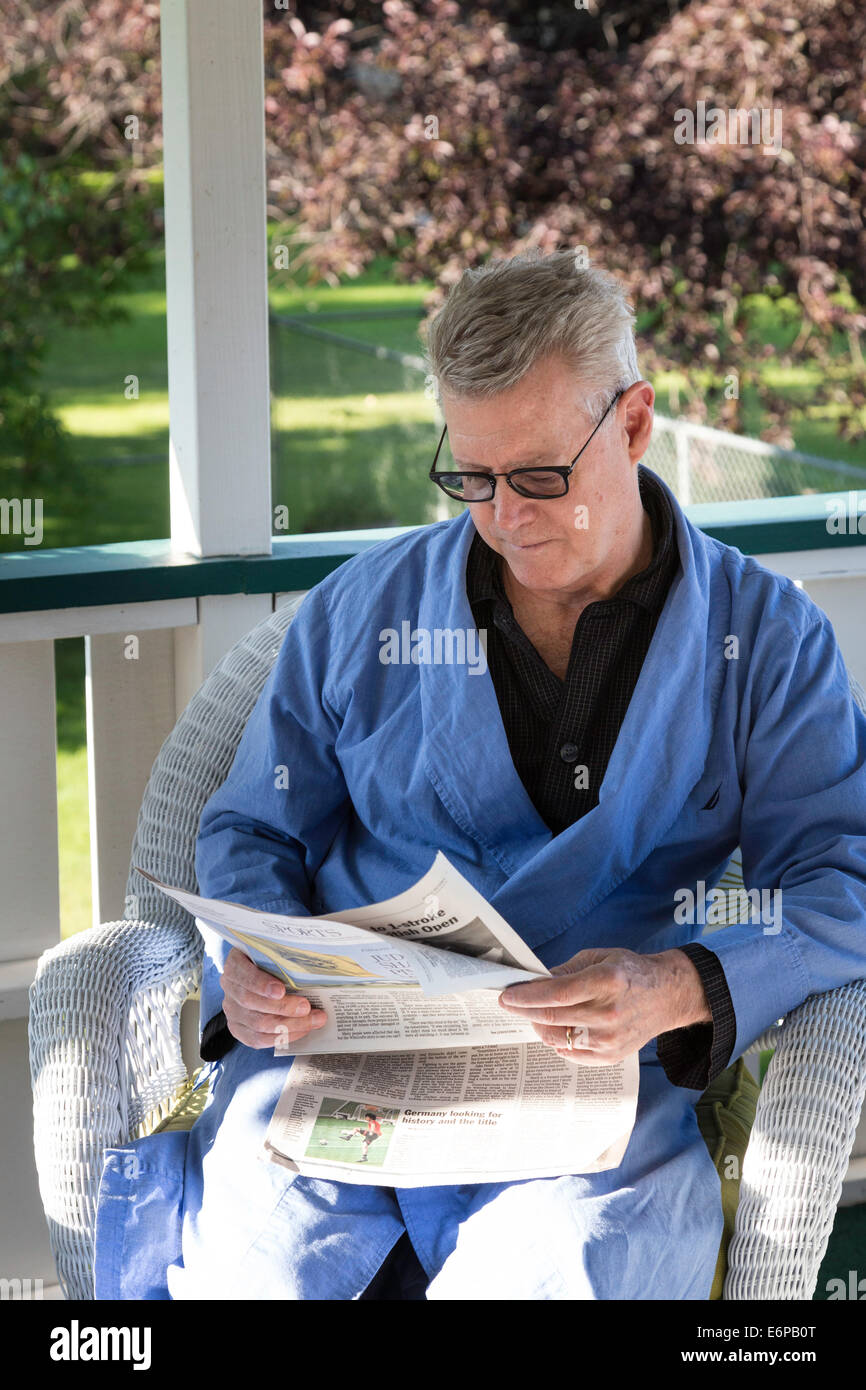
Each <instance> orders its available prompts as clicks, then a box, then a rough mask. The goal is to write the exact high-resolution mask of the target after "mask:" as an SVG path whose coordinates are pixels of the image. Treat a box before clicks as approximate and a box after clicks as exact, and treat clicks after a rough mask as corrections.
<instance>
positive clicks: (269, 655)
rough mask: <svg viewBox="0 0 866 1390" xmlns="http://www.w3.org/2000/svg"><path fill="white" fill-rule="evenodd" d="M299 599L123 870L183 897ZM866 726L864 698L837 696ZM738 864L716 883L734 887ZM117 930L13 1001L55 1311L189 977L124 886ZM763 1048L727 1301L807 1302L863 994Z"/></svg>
mask: <svg viewBox="0 0 866 1390" xmlns="http://www.w3.org/2000/svg"><path fill="white" fill-rule="evenodd" d="M298 602H299V600H296V601H294V602H293V603H291V604H289V605H287V606H286V607H284V608H281V609H279V610H277V612H275V613H274V614H273V615H272V616H271V617H269V618H268V619H267V620H265V621H264V622H262V623H259V625H258V626H257V627H255V628H253V630H252V631H251V632H250V633H248V634H247V635H246V636H245V637H244V638H243V640H242V641H240V642H238V643H237V644H236V645H235V646H234V647H233V648H232V649H231V651H229V652H228V653H227V655H226V656H225V657H224V658H223V660H222V661H221V662H220V663H219V665H218V666H217V667H216V668H215V669H214V670H213V672H212V673H211V674H210V676H209V677H208V678H207V680H206V681H205V682H204V684H203V685H202V687H201V689H200V690H199V691H198V693H197V694H196V695H195V696H194V698H193V699H192V700H191V701H190V703H189V705H188V706H187V708H186V710H185V711H184V713H183V715H182V716H181V718H180V719H179V720H178V723H177V725H176V727H175V728H174V730H173V732H172V733H171V735H170V736H169V738H168V739H166V741H165V743H164V744H163V746H162V749H161V750H160V753H159V755H158V757H157V759H156V762H155V763H154V766H153V769H152V772H151V775H150V779H149V781H148V784H147V788H146V790H145V794H144V799H143V802H142V806H141V811H140V814H139V818H138V826H137V830H136V835H135V840H134V843H133V850H132V863H134V864H138V865H140V866H141V867H142V868H144V869H147V870H148V871H149V872H151V873H153V874H155V875H156V876H157V877H158V878H161V879H162V880H163V881H164V882H168V883H172V884H176V885H178V886H180V887H183V888H187V889H189V890H191V891H193V892H194V891H196V888H197V884H196V877H195V869H194V847H195V839H196V834H197V831H198V822H199V818H200V815H201V811H202V807H203V806H204V804H205V802H206V801H207V800H208V798H209V797H210V795H211V793H212V792H213V791H214V790H215V789H216V788H217V787H218V786H219V785H220V784H221V783H222V782H223V781H224V779H225V777H226V775H227V773H228V771H229V768H230V766H231V763H232V760H233V758H234V754H235V750H236V748H237V745H238V742H239V740H240V736H241V733H242V732H243V728H244V725H245V723H246V721H247V719H248V717H249V715H250V712H251V710H252V708H253V705H254V704H255V701H256V699H257V697H258V695H259V692H260V690H261V688H262V686H263V685H264V682H265V680H266V678H267V675H268V672H269V671H270V669H271V666H272V664H273V662H274V660H275V659H276V656H277V652H278V650H279V647H280V644H281V642H282V638H283V636H284V634H285V631H286V628H287V627H288V624H289V622H290V621H291V619H292V617H293V616H294V613H295V611H296V609H297V606H298ZM852 690H853V693H854V697H855V699H857V701H858V703H859V704H860V705H861V707H862V708H864V709H866V698H864V694H863V691H862V690H861V689H860V688H859V687H857V686H856V684H855V682H853V681H852ZM738 862H739V860H738V855H735V856H734V858H733V859H732V861H731V866H730V871H731V873H732V874H733V875H734V877H735V876H736V872H737V864H738ZM126 905H127V907H129V906H130V905H132V906H133V909H134V910H133V912H132V914H131V917H130V919H129V920H124V921H117V922H109V923H106V924H104V925H102V926H99V927H93V928H91V929H90V930H89V931H85V932H82V933H80V934H79V935H77V936H75V937H73V938H71V939H69V940H67V941H64V942H61V944H60V945H58V946H55V947H52V948H51V949H50V950H48V951H46V952H45V953H44V954H43V956H42V957H41V959H40V961H39V966H38V970H37V974H36V979H35V981H34V983H33V985H32V986H31V990H30V1067H31V1079H32V1085H33V1114H34V1142H35V1153H36V1166H37V1170H38V1174H39V1186H40V1192H41V1196H42V1201H43V1205H44V1208H45V1214H46V1218H47V1221H48V1227H49V1232H50V1237H51V1247H52V1251H53V1253H54V1256H55V1259H56V1262H57V1271H58V1275H59V1278H60V1282H61V1284H62V1287H63V1289H64V1292H65V1293H66V1296H67V1297H68V1298H82V1299H90V1298H92V1297H93V1272H92V1255H93V1228H94V1220H95V1211H96V1195H97V1190H98V1186H99V1179H100V1175H101V1171H102V1156H103V1149H105V1148H108V1147H114V1146H117V1145H121V1144H124V1143H126V1142H128V1141H129V1140H130V1139H132V1138H135V1137H137V1136H138V1135H140V1134H142V1133H146V1132H148V1131H149V1129H150V1128H152V1126H153V1124H154V1123H156V1122H157V1121H158V1120H159V1119H161V1118H162V1117H163V1116H164V1115H165V1114H167V1113H168V1110H169V1109H170V1107H171V1105H172V1103H173V1101H174V1099H175V1097H176V1096H177V1093H178V1090H179V1088H180V1087H181V1086H182V1085H183V1084H184V1083H185V1082H186V1080H187V1072H186V1067H185V1065H184V1062H183V1058H182V1055H181V1046H180V1012H181V1007H182V1005H183V1003H184V1001H185V1000H186V999H188V998H190V997H192V996H194V995H195V994H196V992H197V990H198V986H199V981H200V978H201V960H202V942H201V937H200V936H199V933H198V931H197V929H196V927H195V924H194V921H193V919H192V918H191V917H190V916H189V915H188V914H187V913H186V912H185V911H184V910H183V909H182V908H181V907H180V906H179V905H178V904H176V903H174V902H173V901H172V900H170V899H168V898H166V897H165V896H164V895H163V894H162V893H160V892H159V891H158V889H156V888H155V887H153V885H152V884H150V883H148V881H147V880H146V879H143V878H142V877H141V875H140V874H137V873H135V872H134V871H133V870H132V869H130V876H129V880H128V884H127V904H126ZM768 1047H774V1048H775V1054H774V1057H773V1060H772V1062H771V1064H770V1067H769V1070H768V1072H767V1076H766V1078H765V1080H764V1084H763V1087H762V1089H761V1094H760V1097H759V1101H758V1109H757V1115H756V1118H755V1123H754V1126H753V1129H752V1133H751V1139H750V1142H749V1147H748V1152H747V1155H746V1160H745V1164H744V1171H743V1177H742V1182H741V1189H740V1202H739V1208H738V1214H737V1225H736V1232H735V1235H734V1236H733V1238H732V1241H731V1244H730V1248H729V1254H728V1274H727V1279H726V1282H725V1289H724V1297H725V1298H727V1299H751V1298H757V1299H808V1298H811V1296H812V1293H813V1292H814V1289H815V1284H816V1281H817V1275H818V1268H819V1265H820V1262H821V1259H822V1257H823V1254H824V1251H825V1249H826V1246H827V1240H828V1237H829V1234H830V1231H831V1229H832V1225H833V1219H834V1214H835V1211H836V1207H837V1204H838V1201H839V1196H840V1192H841V1186H842V1179H843V1177H844V1174H845V1169H846V1166H847V1162H848V1157H849V1155H850V1152H851V1148H852V1146H853V1143H854V1135H855V1131H856V1128H857V1122H858V1117H859V1115H860V1110H861V1107H862V1104H863V1097H864V1090H866V981H861V982H857V983H855V984H851V985H847V986H845V987H844V988H841V989H836V990H833V991H831V992H829V993H827V994H823V995H820V996H813V997H812V998H810V999H808V1000H806V1001H805V1003H803V1004H802V1005H801V1006H800V1007H799V1008H797V1009H795V1010H794V1011H793V1012H792V1013H791V1014H790V1015H788V1017H787V1018H786V1019H785V1021H784V1023H783V1025H782V1026H781V1027H778V1028H773V1029H770V1030H769V1031H768V1032H767V1033H765V1034H764V1035H763V1036H762V1037H761V1038H759V1039H757V1040H756V1042H755V1043H754V1044H753V1046H752V1048H751V1049H750V1051H758V1050H760V1049H762V1048H768Z"/></svg>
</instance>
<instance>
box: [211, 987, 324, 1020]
mask: <svg viewBox="0 0 866 1390" xmlns="http://www.w3.org/2000/svg"><path fill="white" fill-rule="evenodd" d="M223 993H224V995H225V999H226V1001H228V1002H229V1003H231V1004H233V1005H234V1006H235V1008H239V1009H252V1010H253V1011H254V1012H256V1013H263V1014H272V1015H273V1016H274V1017H275V1018H302V1017H305V1016H306V1015H308V1014H309V1013H310V1001H309V999H307V998H305V997H304V995H303V994H284V995H283V996H282V998H281V999H265V998H264V997H263V996H262V995H261V994H256V993H255V992H254V991H253V990H250V989H246V988H244V987H242V986H238V985H233V984H232V983H231V981H229V982H228V983H227V985H226V987H225V989H224V991H223Z"/></svg>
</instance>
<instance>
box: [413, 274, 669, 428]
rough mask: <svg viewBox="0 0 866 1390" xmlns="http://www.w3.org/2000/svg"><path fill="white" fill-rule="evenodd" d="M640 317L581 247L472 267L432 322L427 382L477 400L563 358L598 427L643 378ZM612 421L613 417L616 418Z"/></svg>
mask: <svg viewBox="0 0 866 1390" xmlns="http://www.w3.org/2000/svg"><path fill="white" fill-rule="evenodd" d="M634 322H635V316H634V311H633V309H632V306H631V305H630V304H629V302H628V300H627V298H626V295H625V291H624V290H623V287H622V286H621V285H620V283H619V281H617V280H615V279H614V277H613V276H612V275H609V274H608V273H607V272H606V271H604V270H600V269H597V268H594V267H582V266H581V265H579V264H578V259H577V253H576V252H574V251H554V252H552V253H551V254H550V255H548V256H542V254H541V253H540V251H537V250H532V251H526V252H521V253H520V254H519V255H516V256H513V257H512V258H511V259H510V260H492V261H488V262H487V263H486V264H485V265H483V266H480V267H477V268H471V269H468V270H465V271H464V272H463V274H462V276H461V277H460V279H459V280H458V281H457V283H456V284H455V285H454V286H453V287H452V289H451V291H450V293H449V294H448V297H447V299H446V300H445V303H444V304H443V306H442V308H441V309H440V311H439V313H438V314H437V315H436V317H435V318H434V319H433V320H432V321H431V322H430V323H429V324H428V327H427V340H426V345H425V360H426V362H427V365H428V366H429V368H430V371H429V372H428V375H427V378H426V380H427V385H428V388H429V390H430V392H431V393H432V394H433V396H434V398H435V400H436V401H437V403H438V404H439V405H440V407H441V403H442V400H441V393H442V391H443V390H444V391H446V392H447V393H448V394H449V395H453V396H457V397H463V398H464V399H469V400H477V399H480V398H484V397H487V396H493V395H496V393H497V392H499V391H506V390H508V388H509V387H511V386H514V385H515V384H516V383H517V382H518V381H520V379H521V377H523V376H524V375H525V374H526V373H527V372H528V371H529V370H530V368H532V367H533V366H534V365H535V363H536V362H538V361H540V360H541V359H543V358H545V357H548V356H550V355H553V354H558V355H559V356H561V357H562V358H564V360H565V361H566V362H567V363H568V364H569V365H570V366H571V367H572V368H573V369H574V374H575V378H576V386H577V395H578V399H579V401H581V402H582V406H583V409H584V410H585V412H586V414H587V415H588V416H589V417H590V419H591V420H592V421H593V423H595V422H596V421H597V420H598V419H600V418H601V416H602V414H603V412H604V411H605V410H606V408H607V406H608V405H609V404H610V402H611V401H612V399H613V397H614V396H615V394H616V393H617V391H624V390H626V388H627V387H629V386H631V385H633V384H634V382H636V381H640V380H641V376H640V372H639V371H638V365H637V351H636V348H635V341H634ZM612 418H613V417H612V416H609V417H608V421H609V420H610V419H612Z"/></svg>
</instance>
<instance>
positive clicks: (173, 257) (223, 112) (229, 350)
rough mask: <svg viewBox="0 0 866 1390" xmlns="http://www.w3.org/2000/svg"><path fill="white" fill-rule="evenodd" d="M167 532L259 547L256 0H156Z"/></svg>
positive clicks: (263, 386)
mask: <svg viewBox="0 0 866 1390" xmlns="http://www.w3.org/2000/svg"><path fill="white" fill-rule="evenodd" d="M161 45H162V98H163V117H162V119H163V143H164V163H165V243H166V294H167V300H168V385H169V403H170V430H171V442H170V467H171V536H172V542H173V544H174V546H175V548H176V549H178V550H182V551H189V552H191V553H192V554H194V555H228V554H235V555H269V554H270V553H271V489H270V477H271V471H270V469H271V464H270V410H269V398H270V393H269V378H268V304H267V260H266V256H267V239H266V199H265V92H264V59H263V51H264V50H263V45H264V33H263V19H262V6H261V0H206V3H202V0H162V5H161Z"/></svg>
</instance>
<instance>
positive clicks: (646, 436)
mask: <svg viewBox="0 0 866 1390" xmlns="http://www.w3.org/2000/svg"><path fill="white" fill-rule="evenodd" d="M623 401H624V403H625V404H624V407H623V416H622V419H623V428H624V429H625V432H626V437H627V439H628V444H627V448H628V456H629V458H630V459H631V461H632V463H638V462H639V461H640V460H641V459H642V458H643V456H644V454H645V453H646V451H647V449H648V448H649V442H650V439H651V437H652V432H653V402H654V401H655V391H654V390H653V388H652V386H651V385H650V383H649V382H648V381H636V382H635V383H634V385H633V386H630V387H629V388H628V390H627V391H626V392H625V395H624V396H623Z"/></svg>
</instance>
